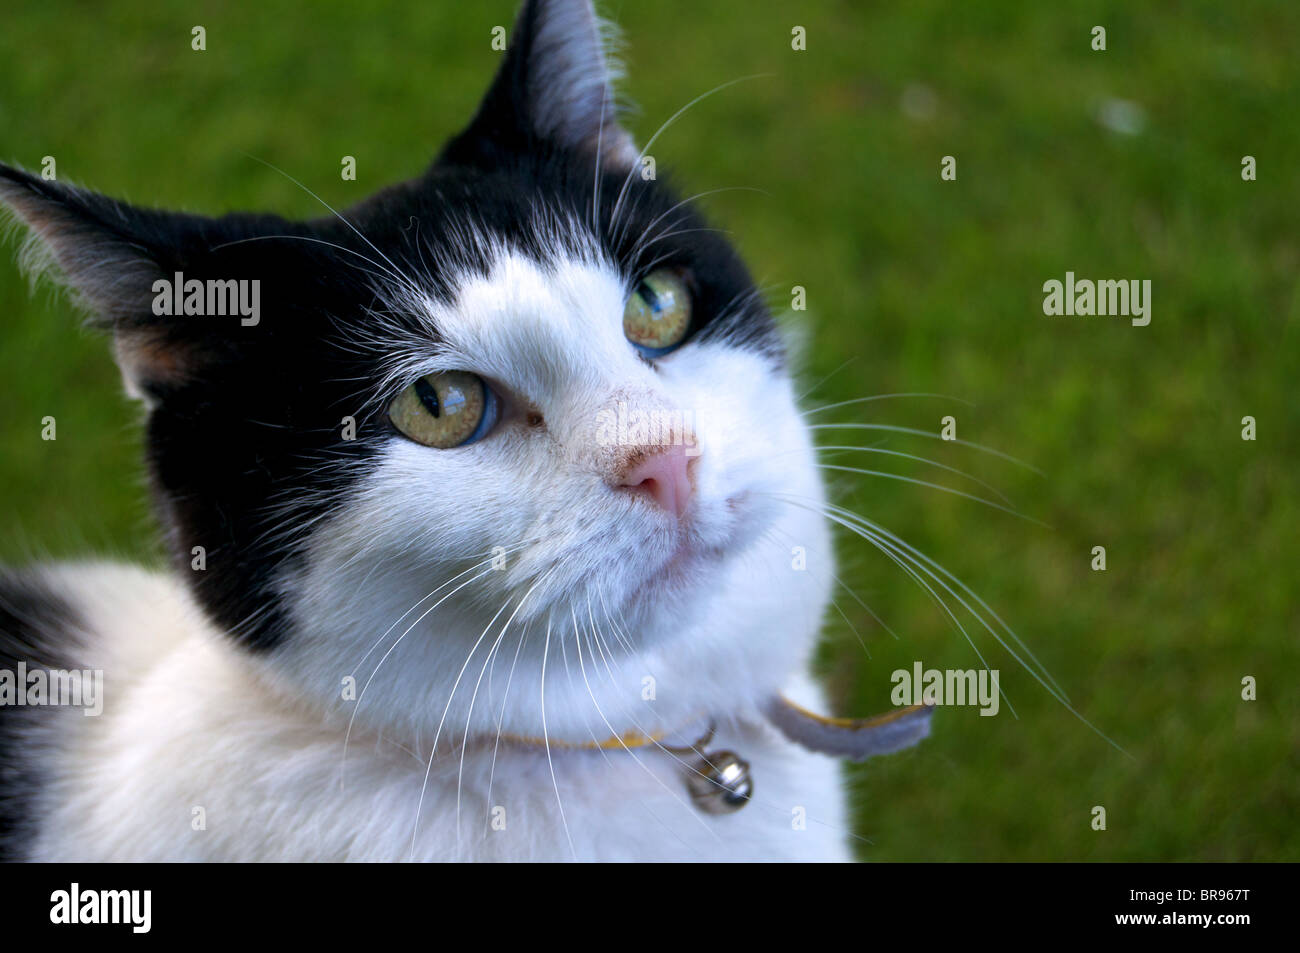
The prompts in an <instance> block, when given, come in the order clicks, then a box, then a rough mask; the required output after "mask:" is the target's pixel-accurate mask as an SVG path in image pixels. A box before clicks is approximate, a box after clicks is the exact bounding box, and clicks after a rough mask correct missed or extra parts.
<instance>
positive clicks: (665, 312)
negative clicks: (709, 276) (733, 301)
mask: <svg viewBox="0 0 1300 953" xmlns="http://www.w3.org/2000/svg"><path fill="white" fill-rule="evenodd" d="M690 327H691V294H690V291H689V290H688V289H687V287H686V282H685V281H683V280H682V277H681V275H679V274H678V273H677V272H676V271H674V270H672V269H671V268H660V269H659V270H658V271H652V272H651V273H650V274H648V275H646V276H645V277H644V278H642V279H641V282H640V283H639V284H638V285H637V286H636V287H635V288H634V289H633V290H632V295H631V297H629V298H628V299H627V307H626V308H625V309H624V311H623V333H624V334H626V335H627V339H628V340H629V341H631V342H632V343H633V344H635V345H636V346H637V348H638V349H639V350H640V351H641V352H642V353H643V354H645V355H646V356H647V357H658V356H659V355H661V354H667V353H668V352H669V351H671V350H672V349H673V348H675V347H677V345H679V344H681V343H682V341H684V340H685V339H686V332H687V331H689V330H690Z"/></svg>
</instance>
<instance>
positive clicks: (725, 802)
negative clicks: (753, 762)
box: [686, 751, 754, 814]
mask: <svg viewBox="0 0 1300 953" xmlns="http://www.w3.org/2000/svg"><path fill="white" fill-rule="evenodd" d="M686 788H687V790H688V791H690V793H691V800H693V801H694V802H695V806H696V807H697V808H699V809H700V810H701V811H703V812H704V813H706V814H730V813H732V812H733V811H739V810H740V809H741V808H742V807H744V806H745V805H746V804H748V803H749V798H750V796H751V795H752V794H753V793H754V781H753V778H751V777H750V774H749V762H748V761H742V760H741V759H740V757H739V756H738V755H736V754H735V752H732V751H706V752H705V753H704V755H703V757H701V758H700V760H699V761H697V762H695V765H694V767H693V768H692V770H691V771H690V772H689V773H688V774H687V776H686Z"/></svg>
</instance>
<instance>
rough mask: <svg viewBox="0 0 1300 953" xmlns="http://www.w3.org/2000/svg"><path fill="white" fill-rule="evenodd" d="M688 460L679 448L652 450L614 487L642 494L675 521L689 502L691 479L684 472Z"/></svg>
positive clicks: (684, 451)
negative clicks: (670, 515)
mask: <svg viewBox="0 0 1300 953" xmlns="http://www.w3.org/2000/svg"><path fill="white" fill-rule="evenodd" d="M689 463H690V458H689V457H687V456H686V448H685V447H683V446H680V445H676V446H671V447H667V448H665V449H663V450H655V451H652V452H651V453H650V455H649V456H647V457H643V458H642V459H641V460H640V461H639V462H638V463H636V464H634V465H633V466H632V467H630V468H629V469H628V471H627V472H626V473H625V474H623V479H622V480H620V481H619V482H618V484H617V485H618V486H621V487H627V488H629V489H633V490H640V491H642V492H645V493H646V494H648V495H649V496H650V498H651V499H653V500H654V501H655V502H656V503H658V504H659V505H660V506H662V507H663V508H664V509H665V510H666V511H667V512H669V513H672V514H673V515H674V516H676V517H677V518H678V519H681V517H682V514H683V513H685V512H686V507H687V505H688V504H689V503H690V502H691V479H690V476H689V475H688V474H687V472H686V466H687V464H689Z"/></svg>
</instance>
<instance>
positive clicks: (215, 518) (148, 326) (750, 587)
mask: <svg viewBox="0 0 1300 953" xmlns="http://www.w3.org/2000/svg"><path fill="white" fill-rule="evenodd" d="M646 168H647V166H646V165H645V164H644V163H642V162H641V161H640V155H639V150H638V149H637V147H636V146H635V145H634V144H633V140H632V139H631V137H630V136H629V134H628V133H627V132H626V131H625V130H624V129H623V128H621V127H620V125H619V124H618V122H617V119H616V110H615V107H614V102H613V99H612V97H611V93H610V71H609V68H608V65H607V61H606V58H605V56H604V54H603V52H602V25H601V23H600V22H599V21H598V20H597V19H596V17H595V15H594V13H593V11H592V9H591V6H590V3H589V2H588V0H533V2H529V3H527V4H526V6H525V8H524V10H523V12H522V13H521V15H520V18H519V21H518V23H517V24H516V27H515V30H514V33H513V34H512V36H511V39H510V43H509V49H508V52H506V53H505V54H504V59H503V62H502V65H501V68H500V71H499V73H498V75H497V77H496V79H495V81H494V82H493V84H492V86H491V88H490V89H489V91H488V93H487V96H486V97H485V99H484V100H483V102H482V104H481V105H480V107H479V110H478V112H477V114H476V115H475V117H474V119H473V121H472V122H471V123H470V125H469V126H468V128H467V129H466V130H465V131H464V132H462V133H461V134H460V135H459V136H457V137H456V138H454V139H453V140H452V141H451V142H450V143H449V144H447V145H446V146H445V148H444V149H443V151H442V153H441V155H440V156H439V157H438V159H437V160H436V161H435V162H434V164H433V165H432V167H431V168H430V169H429V170H428V172H427V173H426V174H425V175H423V176H422V177H420V178H418V179H415V180H413V181H410V182H407V183H404V184H401V185H398V186H396V187H393V188H389V189H387V190H385V191H382V192H380V193H379V194H377V195H375V196H374V197H372V198H370V199H368V200H366V201H364V202H361V203H360V204H357V205H355V206H353V207H351V208H348V209H346V210H345V211H343V212H342V213H340V214H334V213H332V211H331V214H327V215H324V216H322V217H321V218H320V219H318V220H315V221H310V222H292V221H287V220H284V219H281V218H279V217H276V216H270V215H245V214H238V215H228V216H225V217H222V218H204V217H199V216H193V215H181V214H172V213H165V212H156V211H147V210H142V209H139V208H134V207H131V206H128V205H126V204H124V203H121V202H117V201H114V200H111V199H108V198H104V197H102V196H99V195H96V194H93V193H90V192H87V191H83V190H80V189H76V188H72V187H69V186H66V185H63V184H61V183H57V182H54V181H46V180H45V179H43V178H40V177H37V176H33V175H29V174H27V173H24V172H21V171H18V170H14V169H9V168H2V169H0V197H3V199H4V200H5V201H6V202H7V203H8V205H9V206H10V207H11V208H12V209H13V210H14V211H15V212H16V214H17V215H18V216H19V217H20V218H21V219H22V220H24V221H25V222H26V223H27V224H28V225H29V226H30V227H31V229H32V230H33V237H34V238H35V239H36V242H35V244H34V246H33V247H34V249H35V250H36V251H37V252H38V253H40V252H41V251H44V252H47V253H48V258H49V259H51V260H52V262H53V263H54V264H55V265H57V266H58V270H59V271H61V272H62V274H63V276H64V280H65V281H66V282H67V284H68V285H69V286H70V287H71V288H72V289H74V291H75V292H76V293H77V295H78V296H79V297H80V298H81V299H82V300H83V301H84V303H85V304H86V305H87V306H88V308H89V309H90V310H91V311H92V312H93V313H94V314H95V315H96V316H97V318H98V319H99V321H100V322H101V323H102V324H103V325H104V326H106V327H108V328H109V329H111V331H112V333H113V336H114V340H115V346H116V352H117V355H118V359H119V362H120V364H121V366H122V369H123V372H124V377H125V378H126V380H127V383H128V388H129V389H130V391H131V392H132V393H134V394H135V395H137V396H139V397H141V398H142V399H143V400H144V401H145V404H146V406H147V408H148V424H147V437H146V439H147V450H148V459H149V469H150V474H151V479H152V483H153V486H154V488H155V495H156V498H157V501H158V504H159V506H160V511H161V515H162V518H163V521H164V524H165V526H166V527H167V531H168V539H169V545H170V548H171V551H172V553H173V555H174V559H175V562H176V566H177V571H178V572H180V573H181V574H182V575H183V576H184V577H185V579H186V580H187V582H188V584H189V585H190V586H191V588H192V590H193V592H194V594H195V596H196V597H197V601H198V603H199V604H200V605H201V606H202V608H203V609H204V611H205V612H206V613H207V614H208V616H209V617H210V618H211V619H212V620H213V621H214V622H215V623H216V624H217V625H218V626H219V627H220V628H221V629H223V630H224V631H226V632H227V633H229V635H230V637H231V638H233V639H234V640H236V641H237V642H239V643H241V644H242V645H243V646H244V647H245V648H246V649H247V652H248V654H249V656H250V657H252V658H253V659H254V660H255V664H256V665H259V666H261V667H262V668H263V669H264V670H265V671H266V672H267V673H269V674H270V676H271V678H272V681H273V682H274V683H275V684H277V685H279V686H281V687H283V689H284V690H285V691H288V692H292V693H296V694H298V695H300V696H302V697H303V698H305V699H309V700H311V701H312V702H314V703H317V704H319V705H320V706H323V707H328V708H331V709H334V710H337V711H338V712H341V713H344V714H350V713H351V712H352V711H353V709H354V708H356V706H357V702H356V701H355V700H354V698H355V693H349V691H348V687H349V683H348V679H349V678H353V679H355V680H356V684H357V688H356V693H359V692H360V691H361V690H362V688H363V687H364V690H365V696H364V698H363V699H362V701H361V703H360V707H359V708H358V709H357V711H358V712H359V714H358V716H357V717H358V723H359V724H361V725H370V726H374V727H380V728H384V729H385V730H391V729H393V728H401V729H414V730H416V731H417V732H418V731H423V732H425V733H424V734H423V738H424V740H425V741H426V742H427V741H428V738H429V735H428V733H427V732H428V731H430V730H432V729H433V726H435V725H440V724H443V722H444V720H445V721H446V723H447V724H449V725H455V726H456V728H455V731H454V734H455V735H457V736H459V735H460V734H461V733H462V732H464V731H466V727H465V726H466V724H467V723H468V724H469V725H470V726H471V727H470V729H469V730H470V731H479V730H482V731H485V732H495V731H496V730H497V728H498V727H499V726H500V727H502V728H503V730H505V731H507V732H514V733H519V734H528V735H531V736H537V735H540V734H541V733H542V724H543V717H545V718H546V719H547V729H546V730H547V731H548V732H549V733H550V734H552V735H555V736H559V737H564V738H569V739H574V740H584V739H586V738H587V737H588V736H595V735H597V734H598V735H600V736H601V737H606V736H608V735H610V734H611V733H621V732H624V731H628V730H634V729H638V728H640V729H655V728H664V727H669V726H671V725H673V724H674V723H677V722H680V721H681V720H682V719H684V718H689V717H692V716H695V715H698V714H700V713H702V712H704V711H710V710H712V711H724V712H725V711H729V710H734V709H735V708H737V707H739V706H743V705H745V704H746V703H748V702H751V701H753V700H755V699H758V698H761V697H763V696H765V695H766V694H768V693H770V692H772V691H775V690H776V689H778V688H779V687H780V682H781V681H782V680H783V679H784V677H785V676H786V675H787V674H788V673H789V672H790V670H791V669H792V668H793V667H795V666H796V665H798V664H800V663H802V662H803V661H804V660H805V659H806V656H807V653H808V651H809V649H810V645H811V641H812V638H813V635H814V633H815V632H816V629H817V627H818V625H819V623H820V617H821V613H822V610H823V607H824V605H825V601H826V598H827V592H826V581H827V579H828V578H830V573H829V565H828V563H829V560H830V551H829V550H830V546H829V538H828V532H827V529H826V527H825V525H824V523H823V522H822V521H821V519H820V518H819V517H817V516H815V515H814V514H813V511H814V510H816V508H817V506H818V504H819V502H820V500H821V498H822V491H821V485H820V481H819V479H818V476H817V471H816V469H815V467H814V465H813V457H812V450H811V445H810V440H809V436H808V432H807V429H806V427H805V426H804V424H803V421H802V420H801V418H800V416H799V415H798V412H797V410H796V405H795V397H794V394H793V392H792V387H791V380H790V377H789V371H788V368H787V365H786V361H785V354H784V349H783V344H782V339H781V336H780V334H779V332H778V328H777V326H776V324H775V322H774V320H773V318H772V316H771V315H770V314H769V312H768V310H767V309H766V307H765V305H764V303H763V300H762V296H761V295H760V294H759V293H758V292H757V290H756V289H755V287H754V284H753V282H752V280H751V278H750V276H749V274H748V272H747V271H746V269H745V267H744V266H743V265H742V264H741V262H740V261H739V259H738V257H737V255H736V253H735V252H734V251H733V249H732V248H731V246H730V245H729V244H728V242H727V241H726V239H725V238H724V237H723V236H722V235H721V234H720V233H719V232H718V231H716V230H713V229H709V228H707V227H706V226H705V225H704V224H703V222H702V221H701V219H700V218H699V216H698V215H697V213H696V211H695V210H694V207H693V204H692V203H691V202H689V201H686V202H683V201H681V200H680V199H679V197H678V196H676V195H675V194H674V193H672V192H671V191H670V190H669V189H668V188H666V187H665V185H664V184H663V183H662V182H660V181H658V180H657V178H656V177H654V176H653V175H650V174H647V173H645V171H644V170H645V169H646ZM177 285H179V287H177ZM214 312H220V313H214ZM88 476H89V475H88ZM805 567H807V569H805ZM372 678H373V681H371V679H372ZM543 678H544V679H545V684H544V685H543ZM366 686H368V687H366ZM543 690H544V693H545V703H546V712H545V716H543V712H542V707H541V698H542V693H543ZM449 699H450V701H449ZM471 708H473V713H472V714H471ZM448 733H449V734H451V733H453V732H451V731H450V730H449V731H448Z"/></svg>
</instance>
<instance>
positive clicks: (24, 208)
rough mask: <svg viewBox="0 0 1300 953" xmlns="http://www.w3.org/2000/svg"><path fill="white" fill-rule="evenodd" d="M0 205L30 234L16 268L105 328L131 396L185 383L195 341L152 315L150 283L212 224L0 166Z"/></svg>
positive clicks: (197, 245)
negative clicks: (52, 287) (68, 296)
mask: <svg viewBox="0 0 1300 953" xmlns="http://www.w3.org/2000/svg"><path fill="white" fill-rule="evenodd" d="M0 203H3V206H7V207H8V210H9V211H10V212H11V213H12V214H13V215H14V217H15V218H16V219H17V220H18V222H19V223H20V224H21V225H25V226H27V227H28V228H29V229H30V235H29V236H28V238H27V241H26V243H25V244H24V246H23V248H22V250H21V252H20V254H19V264H20V266H21V267H22V268H23V270H24V271H26V272H27V274H28V275H29V276H30V277H31V278H32V281H33V284H35V283H36V282H37V281H38V280H39V279H40V278H42V277H51V278H54V279H55V280H56V281H57V282H58V283H60V284H62V285H65V286H66V287H67V288H68V290H69V291H70V292H71V293H72V295H73V298H74V300H75V301H76V302H77V303H78V304H79V305H81V306H82V307H83V308H84V309H85V310H86V311H87V312H89V314H90V316H91V321H92V322H93V323H94V324H96V325H98V326H101V327H105V328H107V329H110V330H112V332H113V336H114V343H115V350H116V352H117V358H118V363H119V365H120V366H121V368H122V371H123V375H124V377H125V379H126V384H127V390H128V391H129V392H131V393H132V394H133V396H148V395H150V394H155V395H156V394H157V393H159V392H160V391H163V390H165V389H167V388H168V387H170V386H175V385H177V384H179V383H181V382H183V381H184V380H185V379H186V378H187V377H188V376H189V374H190V372H191V371H192V370H193V369H194V367H195V366H196V364H197V362H198V360H199V355H198V353H197V349H198V348H199V347H200V346H201V343H200V341H199V339H198V338H197V337H196V336H195V335H194V333H193V330H192V329H189V328H186V329H180V328H176V327H173V326H170V325H174V324H175V322H171V321H169V320H161V319H159V318H158V317H157V316H155V315H154V313H153V310H152V307H151V305H152V303H153V301H154V300H155V297H156V292H155V290H154V286H155V283H156V282H157V281H159V280H160V279H161V280H168V279H170V278H171V277H172V275H173V274H174V273H175V272H178V271H184V270H185V267H186V265H187V263H189V262H191V261H193V260H194V259H195V258H196V257H197V256H198V255H199V254H200V253H201V252H200V249H202V248H204V247H206V243H207V242H209V241H210V240H211V239H212V237H213V235H214V232H215V230H216V223H215V222H214V220H212V219H204V218H201V217H199V216H194V215H184V214H179V213H171V212H161V211H154V210H151V209H140V208H136V207H134V206H132V205H128V204H127V203H125V202H119V201H117V200H115V199H111V198H108V197H107V196H104V195H99V194H97V193H95V192H91V191H88V190H85V189H80V188H76V187H74V186H70V185H65V184H63V183H60V182H55V181H48V180H46V179H43V178H41V177H39V176H36V175H32V174H31V173H28V172H25V171H23V170H22V169H16V168H12V167H10V166H6V165H0ZM3 206H0V207H3Z"/></svg>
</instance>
